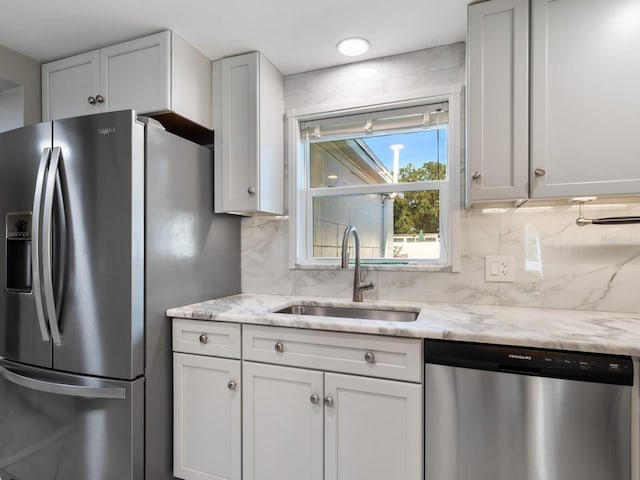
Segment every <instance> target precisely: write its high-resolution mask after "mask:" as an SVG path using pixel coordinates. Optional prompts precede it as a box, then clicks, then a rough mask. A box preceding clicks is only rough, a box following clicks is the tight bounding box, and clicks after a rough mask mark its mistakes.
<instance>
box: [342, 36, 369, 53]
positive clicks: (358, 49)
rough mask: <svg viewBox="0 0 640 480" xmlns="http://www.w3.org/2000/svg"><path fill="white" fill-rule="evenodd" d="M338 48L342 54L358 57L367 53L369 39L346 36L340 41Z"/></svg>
mask: <svg viewBox="0 0 640 480" xmlns="http://www.w3.org/2000/svg"><path fill="white" fill-rule="evenodd" d="M337 48H338V51H339V52H340V53H341V54H343V55H346V56H347V57H357V56H358V55H363V54H365V53H367V51H368V50H369V41H368V40H365V39H364V38H359V37H352V38H345V39H344V40H342V41H340V42H339V43H338V45H337Z"/></svg>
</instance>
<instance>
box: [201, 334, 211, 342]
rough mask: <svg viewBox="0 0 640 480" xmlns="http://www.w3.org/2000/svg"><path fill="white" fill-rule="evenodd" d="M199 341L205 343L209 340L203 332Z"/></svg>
mask: <svg viewBox="0 0 640 480" xmlns="http://www.w3.org/2000/svg"><path fill="white" fill-rule="evenodd" d="M199 339H200V343H202V344H205V343H207V342H208V341H209V337H207V336H206V335H205V334H204V333H203V334H202V335H200V337H199Z"/></svg>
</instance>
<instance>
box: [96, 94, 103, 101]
mask: <svg viewBox="0 0 640 480" xmlns="http://www.w3.org/2000/svg"><path fill="white" fill-rule="evenodd" d="M96 103H104V97H103V96H102V95H96Z"/></svg>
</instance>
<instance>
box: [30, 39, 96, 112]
mask: <svg viewBox="0 0 640 480" xmlns="http://www.w3.org/2000/svg"><path fill="white" fill-rule="evenodd" d="M99 91H100V52H99V51H98V50H94V51H93V52H87V53H81V54H80V55H75V56H73V57H69V58H63V59H62V60H58V61H55V62H50V63H45V64H44V65H42V120H43V121H46V120H56V119H58V118H67V117H74V116H78V115H89V114H91V113H96V111H97V109H98V108H99V105H98V106H96V103H95V97H96V95H97V93H98V92H99ZM90 99H92V102H91V100H90Z"/></svg>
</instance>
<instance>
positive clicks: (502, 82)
mask: <svg viewBox="0 0 640 480" xmlns="http://www.w3.org/2000/svg"><path fill="white" fill-rule="evenodd" d="M468 15H469V16H468V33H467V34H468V46H467V49H468V57H467V75H468V82H467V83H468V85H469V88H468V90H467V95H468V99H467V101H468V118H469V122H468V154H467V160H468V168H467V186H468V195H469V199H470V200H471V201H482V200H517V199H522V198H527V197H528V195H529V185H528V178H529V168H528V159H529V121H528V109H529V81H528V79H529V57H528V54H527V53H528V50H529V48H528V45H529V0H494V1H490V2H484V3H476V4H473V5H470V6H469V10H468Z"/></svg>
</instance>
